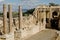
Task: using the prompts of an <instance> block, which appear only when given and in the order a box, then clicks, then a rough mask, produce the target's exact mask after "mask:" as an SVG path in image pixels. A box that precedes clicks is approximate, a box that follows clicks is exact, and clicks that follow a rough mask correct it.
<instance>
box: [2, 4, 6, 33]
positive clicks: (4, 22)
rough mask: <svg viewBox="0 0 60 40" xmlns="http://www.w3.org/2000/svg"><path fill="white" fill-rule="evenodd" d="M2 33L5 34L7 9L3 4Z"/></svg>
mask: <svg viewBox="0 0 60 40" xmlns="http://www.w3.org/2000/svg"><path fill="white" fill-rule="evenodd" d="M3 32H4V34H6V33H7V7H6V5H5V4H3Z"/></svg>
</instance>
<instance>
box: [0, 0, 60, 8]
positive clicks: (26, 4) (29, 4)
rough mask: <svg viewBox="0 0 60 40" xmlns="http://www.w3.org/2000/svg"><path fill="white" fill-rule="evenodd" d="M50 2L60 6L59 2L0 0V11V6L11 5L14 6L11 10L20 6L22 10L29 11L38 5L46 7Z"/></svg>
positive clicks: (56, 0) (59, 0) (47, 0)
mask: <svg viewBox="0 0 60 40" xmlns="http://www.w3.org/2000/svg"><path fill="white" fill-rule="evenodd" d="M51 2H53V3H56V4H60V0H0V9H1V8H2V4H12V5H14V7H13V8H17V6H18V5H21V6H22V8H23V9H31V8H35V7H37V6H38V5H40V4H46V5H48V4H49V3H51Z"/></svg>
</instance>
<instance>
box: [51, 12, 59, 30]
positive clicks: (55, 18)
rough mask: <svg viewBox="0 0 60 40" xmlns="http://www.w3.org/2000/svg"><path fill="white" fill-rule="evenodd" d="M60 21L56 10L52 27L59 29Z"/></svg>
mask: <svg viewBox="0 0 60 40" xmlns="http://www.w3.org/2000/svg"><path fill="white" fill-rule="evenodd" d="M58 22H59V19H58V12H56V11H54V12H53V13H52V19H51V28H52V29H57V30H58Z"/></svg>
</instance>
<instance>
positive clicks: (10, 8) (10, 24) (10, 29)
mask: <svg viewBox="0 0 60 40" xmlns="http://www.w3.org/2000/svg"><path fill="white" fill-rule="evenodd" d="M8 12H9V32H12V31H13V30H12V6H11V5H8Z"/></svg>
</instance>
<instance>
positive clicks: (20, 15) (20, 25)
mask: <svg viewBox="0 0 60 40" xmlns="http://www.w3.org/2000/svg"><path fill="white" fill-rule="evenodd" d="M18 11H19V15H18V16H19V29H21V27H22V7H21V6H19V10H18Z"/></svg>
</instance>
